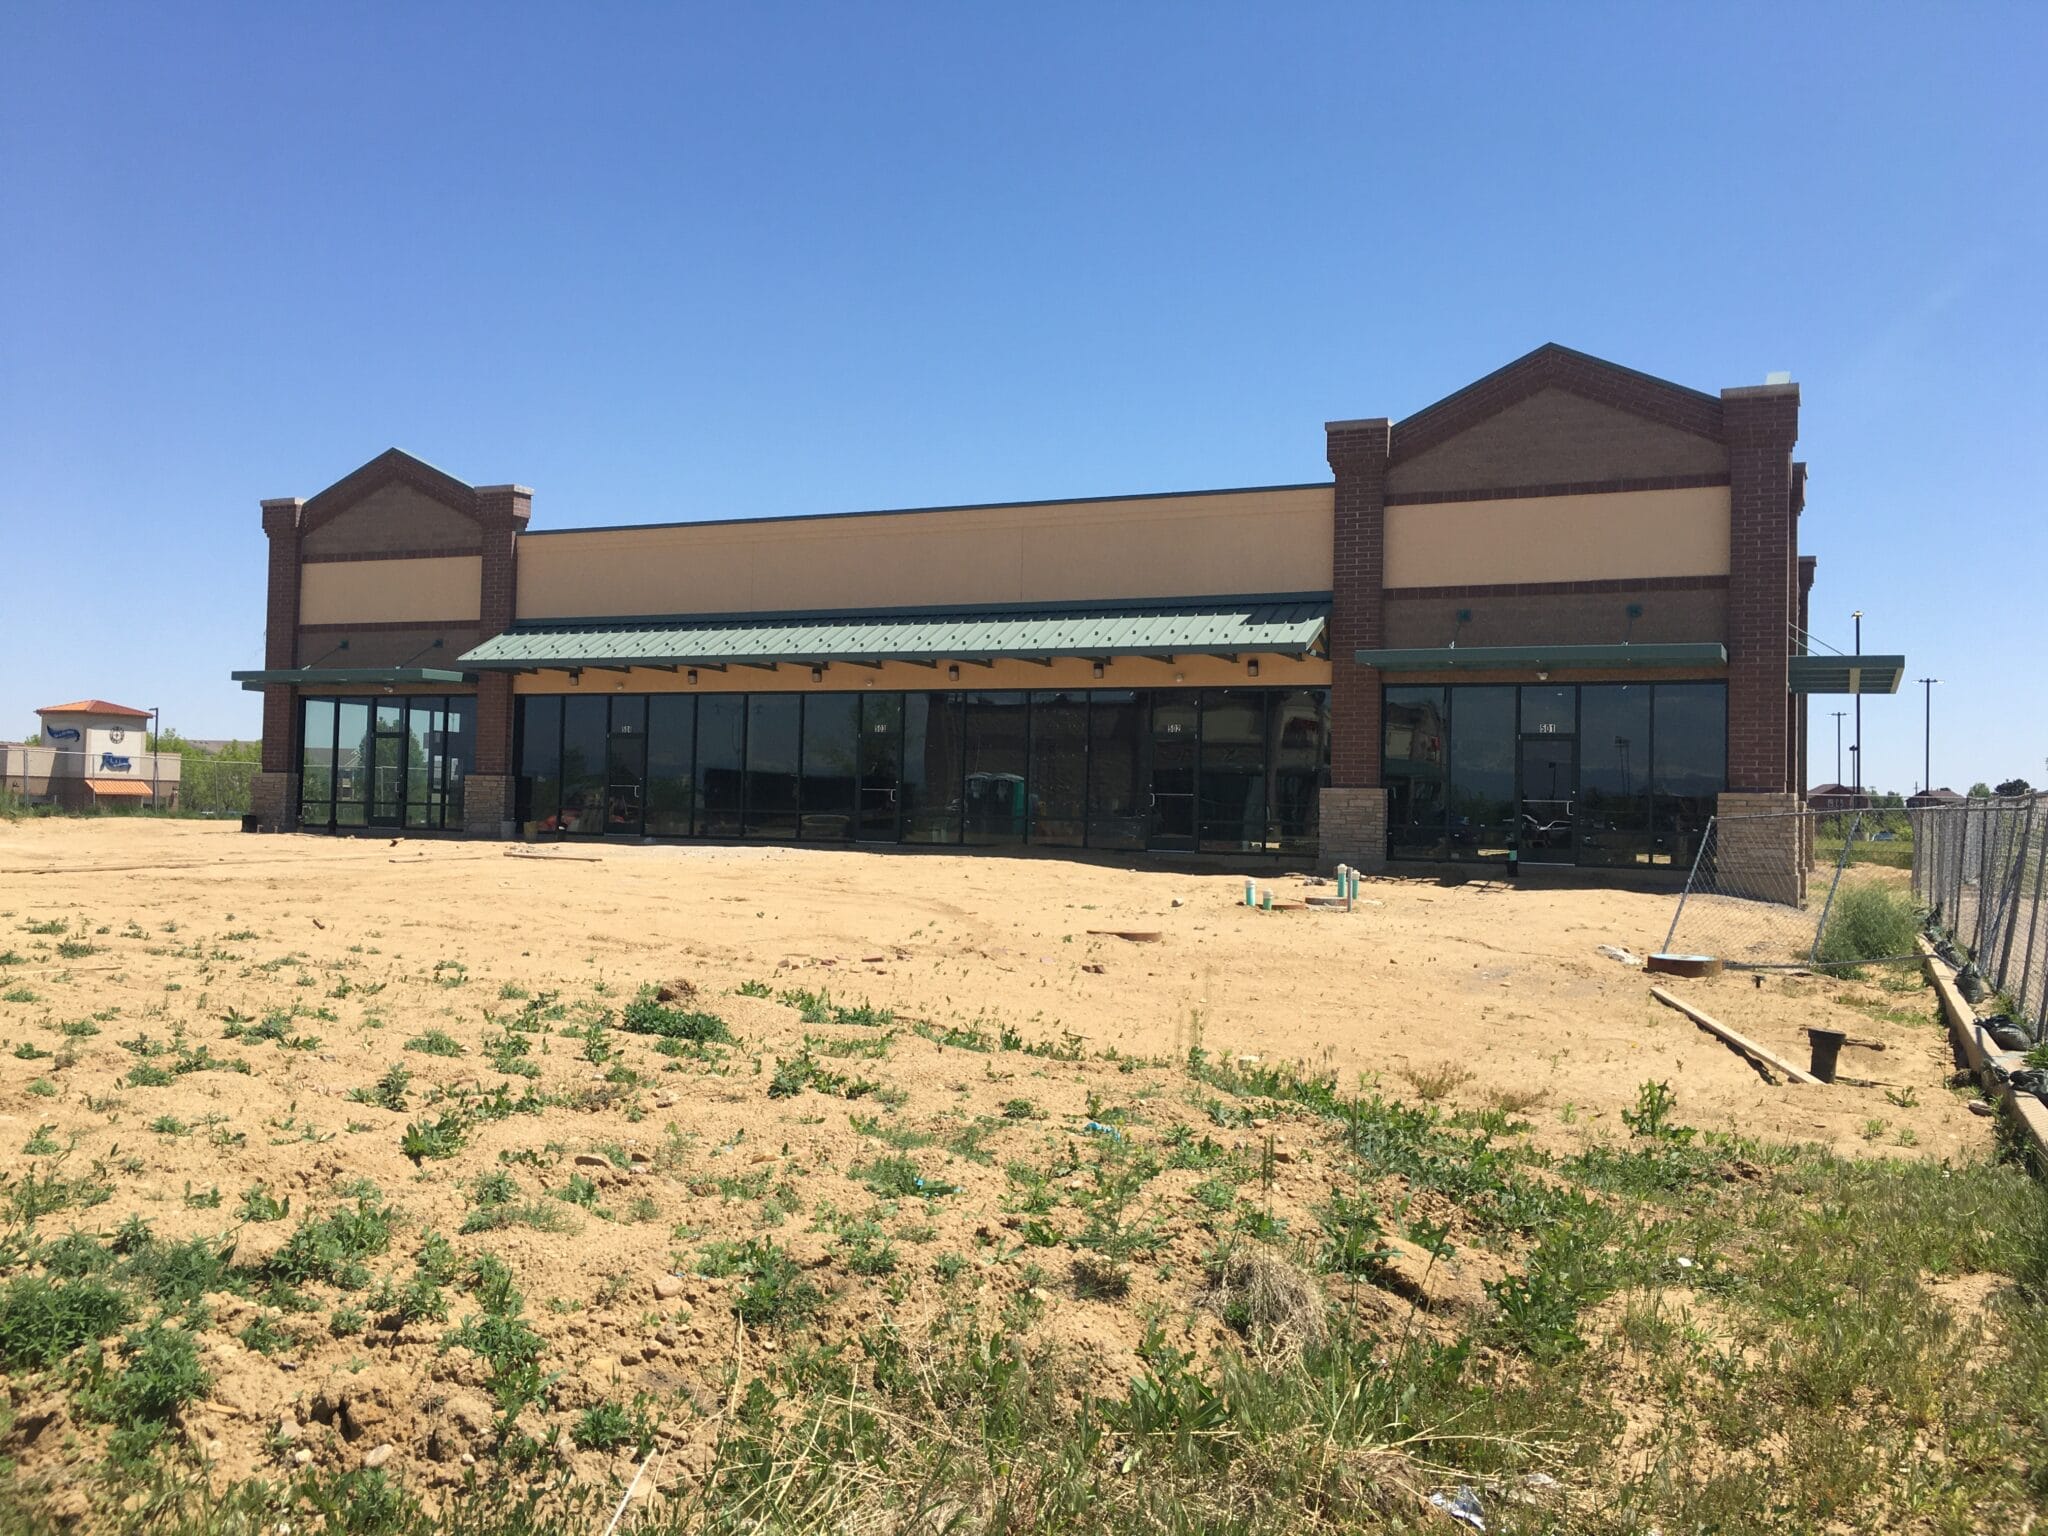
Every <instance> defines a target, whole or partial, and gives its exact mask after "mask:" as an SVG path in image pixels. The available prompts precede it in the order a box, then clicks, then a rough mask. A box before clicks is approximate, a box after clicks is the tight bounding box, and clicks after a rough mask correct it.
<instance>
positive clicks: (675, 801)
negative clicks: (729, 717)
mask: <svg viewBox="0 0 2048 1536" xmlns="http://www.w3.org/2000/svg"><path fill="white" fill-rule="evenodd" d="M696 735H697V701H696V700H695V699H694V698H692V697H691V696H690V695H689V694H687V693H657V694H655V695H653V696H652V697H651V698H649V699H648V701H647V835H648V836H649V837H688V836H689V835H690V824H691V816H692V812H693V810H694V802H695V800H696V798H697V797H696V784H695V780H694V773H695V769H696V757H697V753H696V745H697V744H696Z"/></svg>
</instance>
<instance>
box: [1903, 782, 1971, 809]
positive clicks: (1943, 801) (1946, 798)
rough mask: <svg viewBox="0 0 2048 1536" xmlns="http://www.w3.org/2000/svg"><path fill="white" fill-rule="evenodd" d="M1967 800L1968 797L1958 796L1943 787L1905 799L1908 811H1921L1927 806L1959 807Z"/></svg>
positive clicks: (1923, 791) (1924, 790)
mask: <svg viewBox="0 0 2048 1536" xmlns="http://www.w3.org/2000/svg"><path fill="white" fill-rule="evenodd" d="M1967 799H1969V796H1967V795H1959V794H1957V793H1956V792H1955V791H1954V790H1952V789H1950V788H1948V787H1947V786H1946V785H1944V786H1943V787H1942V788H1940V789H1923V790H1921V791H1920V793H1919V794H1917V795H1908V796H1907V797H1906V808H1907V809H1908V810H1914V811H1923V810H1926V809H1927V808H1928V807H1929V806H1939V805H1961V804H1962V803H1963V802H1964V801H1965V800H1967Z"/></svg>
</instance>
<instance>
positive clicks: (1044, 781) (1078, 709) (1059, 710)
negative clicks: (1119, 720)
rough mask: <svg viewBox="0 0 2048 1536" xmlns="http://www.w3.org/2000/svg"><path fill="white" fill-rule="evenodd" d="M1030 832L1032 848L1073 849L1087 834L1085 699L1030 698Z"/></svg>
mask: <svg viewBox="0 0 2048 1536" xmlns="http://www.w3.org/2000/svg"><path fill="white" fill-rule="evenodd" d="M1029 779H1030V784H1031V827H1030V837H1031V841H1032V842H1034V843H1039V844H1043V845H1046V846H1049V847H1055V848H1077V847H1079V846H1080V845H1081V843H1082V842H1083V841H1084V840H1085V838H1086V836H1087V832H1088V696H1087V695H1086V694H1085V693H1034V694H1033V695H1031V772H1030V774H1029Z"/></svg>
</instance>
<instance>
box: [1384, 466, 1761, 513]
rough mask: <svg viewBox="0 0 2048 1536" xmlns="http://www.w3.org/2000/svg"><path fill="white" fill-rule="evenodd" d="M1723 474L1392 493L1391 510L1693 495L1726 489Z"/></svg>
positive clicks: (1656, 476)
mask: <svg viewBox="0 0 2048 1536" xmlns="http://www.w3.org/2000/svg"><path fill="white" fill-rule="evenodd" d="M1727 483H1728V477H1727V476H1726V475H1723V474H1704V475H1638V476H1636V477H1635V478H1634V479H1627V480H1579V481H1573V482H1571V483H1569V484H1565V485H1501V486H1487V487H1480V488H1477V489H1473V490H1458V491H1389V492H1388V493H1387V505H1388V506H1390V507H1421V506H1430V505H1432V504H1435V503H1438V502H1447V501H1516V500H1520V499H1522V498H1525V497H1534V496H1599V495H1604V494H1607V493H1610V492H1627V491H1692V490H1700V489H1703V488H1706V487H1709V486H1716V485H1726V484H1727Z"/></svg>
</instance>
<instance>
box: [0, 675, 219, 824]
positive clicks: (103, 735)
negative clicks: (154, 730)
mask: <svg viewBox="0 0 2048 1536" xmlns="http://www.w3.org/2000/svg"><path fill="white" fill-rule="evenodd" d="M36 715H37V717H38V718H39V719H41V721H42V722H43V727H42V742H41V745H40V747H38V748H27V749H15V750H21V751H22V754H23V760H22V769H21V772H20V774H19V775H18V776H17V774H16V773H15V772H14V771H13V760H12V758H13V753H12V751H10V753H9V763H8V772H7V782H8V784H9V786H10V787H14V786H15V783H16V780H17V777H19V779H20V781H21V787H20V788H19V789H18V790H17V793H20V794H22V795H23V797H24V798H27V799H32V800H39V801H44V802H48V803H53V804H56V805H61V806H63V807H64V808H65V809H67V810H74V811H90V810H101V809H120V808H122V807H135V806H143V805H161V806H164V807H167V808H168V807H172V806H175V805H176V804H177V803H178V787H179V783H180V781H181V779H182V776H183V775H182V772H181V769H182V767H183V763H182V760H181V759H180V758H179V757H178V756H177V754H175V753H170V752H166V753H161V754H158V753H152V752H150V751H149V750H148V748H149V731H148V726H149V711H148V710H146V709H131V708H129V707H128V706H127V705H125V704H110V703H108V702H107V701H106V700H105V699H76V700H74V701H72V702H71V703H69V704H49V705H45V706H44V707H43V708H41V709H39V710H37V711H36ZM31 753H33V754H35V756H34V760H33V761H31V760H30V754H31ZM31 786H34V787H33V788H32V787H31Z"/></svg>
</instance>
